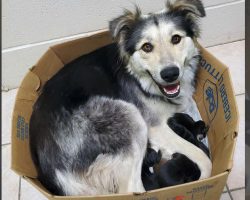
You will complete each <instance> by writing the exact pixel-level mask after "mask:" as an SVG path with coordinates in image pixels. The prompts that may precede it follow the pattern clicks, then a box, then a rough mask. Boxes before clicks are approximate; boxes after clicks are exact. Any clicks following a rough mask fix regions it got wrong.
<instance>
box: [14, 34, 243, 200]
mask: <svg viewBox="0 0 250 200" xmlns="http://www.w3.org/2000/svg"><path fill="white" fill-rule="evenodd" d="M110 42H111V38H110V35H109V33H108V31H106V30H104V31H101V32H99V33H97V34H94V35H90V36H88V37H85V38H81V39H77V40H74V41H70V42H66V43H63V44H59V45H56V46H53V47H51V48H50V49H49V50H48V51H47V52H46V53H45V54H44V55H43V56H42V58H41V59H40V60H39V61H38V62H37V64H36V65H35V66H34V67H32V68H31V69H30V71H29V72H28V74H27V75H26V76H25V78H24V80H23V81H22V84H21V86H20V88H19V90H18V94H17V97H16V102H15V108H14V112H13V119H12V165H11V166H12V169H13V170H14V171H15V172H16V173H17V174H19V175H20V176H22V177H23V178H24V179H26V180H27V181H28V182H30V183H31V184H32V185H33V186H34V187H36V188H37V189H38V190H40V192H42V193H43V194H44V195H45V196H46V197H47V198H48V199H50V200H52V199H53V200H62V199H64V200H65V199H72V200H80V199H81V200H88V199H97V200H99V199H102V200H104V199H107V200H112V199H118V200H119V199H121V200H125V199H131V200H132V199H138V200H163V199H164V200H167V199H168V200H188V199H194V200H199V199H203V200H218V199H219V198H220V196H221V193H222V191H223V188H224V186H225V185H226V181H227V178H228V174H229V172H230V170H231V169H232V166H233V152H234V148H235V143H236V138H237V133H238V110H237V106H236V100H235V96H234V92H233V88H232V82H231V79H230V74H229V70H228V68H227V67H226V66H225V65H224V64H222V63H221V62H220V61H219V60H217V59H216V58H215V57H214V56H213V55H211V54H210V53H209V52H207V51H206V50H205V49H204V48H203V47H201V46H199V48H200V50H201V53H202V57H200V67H199V73H198V85H197V92H196V94H195V96H194V98H195V101H196V103H197V105H198V108H199V111H200V113H201V116H202V118H203V120H204V121H205V122H206V123H207V124H209V125H210V130H209V133H208V140H209V144H210V148H211V153H212V162H213V170H212V176H211V177H210V178H208V179H205V180H200V181H195V182H191V183H187V184H183V185H178V186H174V187H168V188H164V189H158V190H153V191H150V192H145V193H140V194H117V195H106V196H95V197H86V196H78V197H76V196H74V197H61V196H54V195H52V194H50V193H49V192H48V191H47V190H46V189H45V188H44V187H43V186H42V185H41V184H40V183H39V181H38V180H37V179H36V176H37V173H36V169H35V167H34V164H33V162H32V160H31V156H30V151H29V120H30V116H31V112H32V106H33V104H34V102H35V101H36V99H37V97H38V96H39V92H40V91H41V89H42V87H43V85H44V83H45V82H46V81H47V80H49V79H50V78H51V77H52V76H53V75H54V74H55V73H56V72H57V71H58V70H60V69H61V68H62V67H63V66H64V65H65V64H66V63H69V62H70V61H72V60H73V59H75V58H77V57H79V56H81V55H83V54H86V53H89V52H91V51H93V50H95V49H97V48H99V47H102V46H104V45H107V44H109V43H110ZM197 45H199V44H198V43H197Z"/></svg>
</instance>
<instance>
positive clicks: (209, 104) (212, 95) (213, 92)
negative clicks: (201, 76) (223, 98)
mask: <svg viewBox="0 0 250 200" xmlns="http://www.w3.org/2000/svg"><path fill="white" fill-rule="evenodd" d="M203 91H204V94H203V98H204V104H205V109H206V112H207V116H208V118H209V121H210V122H211V121H213V119H214V118H215V116H216V114H217V110H218V90H217V86H216V85H215V84H214V83H212V82H211V81H210V80H207V81H206V82H205V84H204V88H203Z"/></svg>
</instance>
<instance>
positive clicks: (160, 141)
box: [144, 99, 212, 179]
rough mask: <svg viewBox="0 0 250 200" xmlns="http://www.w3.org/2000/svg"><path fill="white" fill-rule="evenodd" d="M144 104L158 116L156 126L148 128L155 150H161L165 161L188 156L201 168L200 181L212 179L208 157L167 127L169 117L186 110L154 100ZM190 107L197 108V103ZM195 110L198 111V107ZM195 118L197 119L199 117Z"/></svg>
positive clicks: (146, 101) (147, 100) (145, 101)
mask: <svg viewBox="0 0 250 200" xmlns="http://www.w3.org/2000/svg"><path fill="white" fill-rule="evenodd" d="M192 101H193V100H192ZM144 103H145V104H146V105H147V107H148V109H149V110H150V112H151V113H152V114H153V115H155V116H157V120H158V123H156V125H154V126H149V127H148V130H149V141H150V143H151V146H152V147H153V148H154V149H155V150H161V151H162V156H163V158H165V159H170V158H171V156H172V154H173V153H182V154H184V155H186V156H187V157H188V158H189V159H191V160H192V161H194V162H195V163H197V165H198V166H199V168H200V170H201V177H200V179H204V178H208V177H210V175H211V170H212V163H211V161H210V159H209V158H208V157H207V155H206V154H205V153H204V152H203V151H202V150H201V149H199V148H198V147H196V146H195V145H193V144H192V143H190V142H188V141H187V140H185V139H183V138H181V137H180V136H179V135H177V134H176V133H175V132H174V131H172V129H170V128H169V126H168V125H167V119H168V118H169V117H171V116H172V115H173V114H174V113H175V112H185V110H186V108H185V107H180V106H176V105H172V104H168V103H165V102H163V101H158V100H153V99H144ZM189 105H190V106H195V103H194V102H191V103H190V104H189ZM194 109H197V108H196V106H195V108H194ZM189 110H190V109H189ZM191 110H193V109H191ZM196 112H197V110H195V112H194V113H196ZM195 118H197V116H196V117H195Z"/></svg>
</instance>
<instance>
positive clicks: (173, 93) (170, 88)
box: [158, 82, 181, 98]
mask: <svg viewBox="0 0 250 200" xmlns="http://www.w3.org/2000/svg"><path fill="white" fill-rule="evenodd" d="M158 87H159V88H160V90H161V92H162V93H163V94H164V95H165V96H167V97H168V98H175V97H177V96H178V95H179V94H180V88H181V87H180V82H178V83H175V84H170V85H167V86H161V85H158Z"/></svg>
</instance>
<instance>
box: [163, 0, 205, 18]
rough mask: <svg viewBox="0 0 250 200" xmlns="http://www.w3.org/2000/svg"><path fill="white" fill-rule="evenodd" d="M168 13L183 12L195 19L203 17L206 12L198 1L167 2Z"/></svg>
mask: <svg viewBox="0 0 250 200" xmlns="http://www.w3.org/2000/svg"><path fill="white" fill-rule="evenodd" d="M166 7H167V10H168V11H185V12H187V13H188V14H191V15H194V16H195V17H205V16H206V12H205V9H204V6H203V4H202V2H201V1H200V0H168V1H167V2H166Z"/></svg>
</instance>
